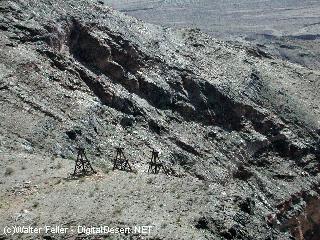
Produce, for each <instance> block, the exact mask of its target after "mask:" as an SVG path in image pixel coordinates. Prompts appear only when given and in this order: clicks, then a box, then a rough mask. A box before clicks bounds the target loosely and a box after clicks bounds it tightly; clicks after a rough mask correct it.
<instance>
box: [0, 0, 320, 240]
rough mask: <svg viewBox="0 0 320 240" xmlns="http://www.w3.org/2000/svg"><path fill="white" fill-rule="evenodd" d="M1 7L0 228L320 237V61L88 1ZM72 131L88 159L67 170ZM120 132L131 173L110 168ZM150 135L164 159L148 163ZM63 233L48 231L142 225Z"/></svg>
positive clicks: (8, 0) (7, 2) (33, 0)
mask: <svg viewBox="0 0 320 240" xmlns="http://www.w3.org/2000/svg"><path fill="white" fill-rule="evenodd" d="M0 12H1V15H0V18H1V23H0V31H1V34H0V45H1V47H0V70H1V71H0V92H1V95H0V101H1V111H0V119H1V121H0V133H1V135H0V151H1V152H0V153H1V160H2V161H1V167H2V169H3V171H2V172H3V173H2V175H1V178H0V180H1V184H0V188H1V194H0V215H1V216H2V217H1V220H0V227H1V229H3V227H5V226H7V225H10V226H11V225H32V226H42V225H44V224H51V225H54V224H61V225H64V226H68V227H73V226H75V225H77V224H83V225H88V226H96V225H99V224H100V225H101V224H104V225H113V226H135V225H152V226H153V229H152V231H151V233H150V236H149V239H292V236H293V237H295V238H296V239H306V240H309V239H310V240H311V239H312V240H316V239H318V238H319V236H320V232H319V226H320V214H319V206H320V204H319V203H320V199H319V193H320V189H319V184H320V182H319V180H320V179H319V177H320V176H319V146H318V141H319V140H318V139H319V128H320V126H319V125H320V109H319V106H320V104H319V103H320V98H319V89H320V86H319V85H320V83H319V76H320V72H319V71H317V70H310V69H308V68H305V67H302V66H300V65H296V64H293V63H289V62H286V61H283V60H280V59H277V58H275V57H273V56H271V55H269V54H268V53H266V52H264V51H262V50H260V49H258V48H256V47H250V46H245V45H241V44H231V43H226V42H223V41H218V40H216V39H213V38H212V37H210V36H208V35H207V34H205V33H202V32H200V31H198V30H195V29H171V28H164V27H160V26H156V25H152V24H146V23H143V22H141V21H139V20H137V19H135V18H133V17H129V16H126V15H124V14H122V13H119V12H117V11H114V10H112V9H111V8H109V7H107V6H104V5H102V4H99V3H95V2H93V1H92V2H91V1H85V0H79V1H73V0H67V1H62V0H56V1H50V0H30V1H23V0H14V1H13V0H2V1H1V2H0ZM79 145H82V146H84V147H85V148H86V151H87V155H88V157H89V159H90V160H91V161H92V163H93V166H94V168H96V169H97V170H98V174H95V175H93V176H90V177H84V178H80V179H75V180H71V179H70V178H68V173H71V172H72V170H73V166H74V161H73V159H74V158H75V156H76V153H77V150H76V147H77V146H79ZM119 145H120V146H122V147H124V151H125V154H126V155H127V156H128V158H129V161H130V162H131V164H132V166H133V168H134V172H133V173H127V172H120V171H110V169H111V168H112V160H113V157H114V155H115V147H117V146H119ZM151 149H156V150H158V151H160V159H161V160H162V161H163V162H164V164H165V165H166V166H167V168H168V169H170V174H169V175H165V174H163V173H161V174H158V175H150V174H149V175H148V173H147V169H148V162H149V159H150V157H151ZM67 235H68V236H65V235H54V234H51V235H50V234H49V235H45V236H43V237H45V238H46V239H66V238H67V237H70V239H145V236H142V235H139V234H134V233H131V234H129V235H112V234H111V235H110V234H107V235H105V236H100V235H99V236H90V235H88V236H83V235H81V234H79V233H75V232H68V234H67ZM109 237H111V238H109ZM302 237H303V238H302ZM2 238H3V239H34V236H32V235H31V236H30V235H26V234H25V235H14V236H10V237H8V236H5V235H2Z"/></svg>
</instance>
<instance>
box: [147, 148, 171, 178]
mask: <svg viewBox="0 0 320 240" xmlns="http://www.w3.org/2000/svg"><path fill="white" fill-rule="evenodd" d="M160 170H162V171H163V172H164V173H165V174H168V173H169V171H168V169H167V168H166V167H165V166H164V165H163V163H162V162H160V161H159V152H158V151H156V150H154V149H152V155H151V159H150V162H149V168H148V173H153V174H158V173H159V172H160Z"/></svg>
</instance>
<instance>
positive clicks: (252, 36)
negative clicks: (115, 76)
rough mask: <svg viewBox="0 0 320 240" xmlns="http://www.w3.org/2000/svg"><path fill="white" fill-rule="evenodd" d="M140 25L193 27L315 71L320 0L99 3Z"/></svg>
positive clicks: (122, 0)
mask: <svg viewBox="0 0 320 240" xmlns="http://www.w3.org/2000/svg"><path fill="white" fill-rule="evenodd" d="M104 2H105V3H106V4H107V5H109V6H112V7H113V8H115V9H117V10H120V11H122V12H126V13H127V14H128V15H132V16H134V17H137V18H139V19H141V20H143V21H146V22H150V23H155V24H161V25H165V26H175V27H185V26H187V27H195V28H200V29H201V30H202V31H205V32H207V33H210V34H211V35H213V36H214V37H218V38H223V39H227V40H236V41H241V40H243V39H244V38H245V39H246V40H250V41H251V42H254V43H255V44H260V45H261V44H262V45H265V46H262V47H265V48H266V50H267V51H269V52H272V53H273V54H275V55H278V56H281V57H282V58H283V59H287V60H290V61H292V62H295V63H299V64H302V65H305V66H308V67H310V68H318V67H319V66H320V62H319V49H318V46H319V39H320V34H319V33H320V31H319V30H320V14H319V13H320V1H312V0H306V1H297V0H289V1H287V0H282V1H274V0H252V1H251V0H250V1H248V0H240V1H237V0H228V1H223V0H213V1H212V0H163V1H154V0H153V1H139V0H104Z"/></svg>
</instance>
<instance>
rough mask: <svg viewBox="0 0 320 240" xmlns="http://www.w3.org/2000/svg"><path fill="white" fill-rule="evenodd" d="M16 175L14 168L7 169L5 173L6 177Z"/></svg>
mask: <svg viewBox="0 0 320 240" xmlns="http://www.w3.org/2000/svg"><path fill="white" fill-rule="evenodd" d="M13 173H14V169H13V168H12V167H7V168H6V170H5V172H4V175H5V176H10V175H12V174H13Z"/></svg>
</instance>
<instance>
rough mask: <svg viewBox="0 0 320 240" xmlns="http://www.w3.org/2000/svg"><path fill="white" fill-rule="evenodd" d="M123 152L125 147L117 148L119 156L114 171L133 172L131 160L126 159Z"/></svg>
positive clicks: (114, 161) (114, 162) (115, 159)
mask: <svg viewBox="0 0 320 240" xmlns="http://www.w3.org/2000/svg"><path fill="white" fill-rule="evenodd" d="M123 150H124V148H123V147H117V148H116V151H117V154H116V156H115V158H114V160H113V169H112V170H115V169H118V170H121V171H130V172H132V168H131V165H130V163H129V160H128V159H127V158H126V157H125V155H124V153H123Z"/></svg>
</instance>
